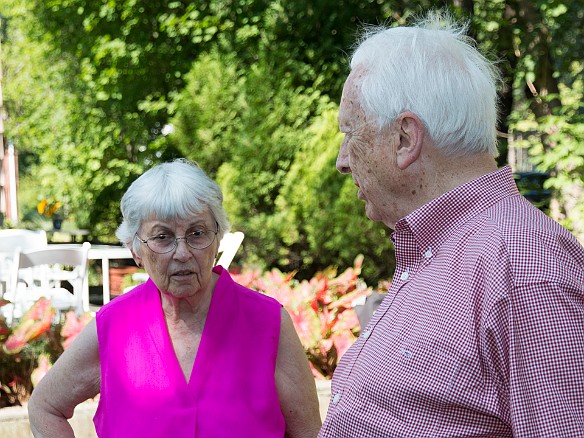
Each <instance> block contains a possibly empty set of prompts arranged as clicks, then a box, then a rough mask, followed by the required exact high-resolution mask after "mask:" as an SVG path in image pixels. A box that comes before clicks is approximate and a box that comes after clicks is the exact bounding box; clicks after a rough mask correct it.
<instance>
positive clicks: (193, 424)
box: [93, 267, 286, 438]
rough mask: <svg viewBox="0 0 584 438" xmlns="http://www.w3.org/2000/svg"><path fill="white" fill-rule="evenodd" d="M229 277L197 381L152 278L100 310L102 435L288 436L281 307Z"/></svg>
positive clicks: (213, 309) (210, 320)
mask: <svg viewBox="0 0 584 438" xmlns="http://www.w3.org/2000/svg"><path fill="white" fill-rule="evenodd" d="M214 272H216V273H218V274H219V275H220V277H219V279H218V281H217V284H216V286H215V291H214V293H213V297H212V299H211V305H210V307H209V313H208V315H207V320H206V323H205V327H204V329H203V335H202V337H201V342H200V345H199V350H198V352H197V357H196V359H195V363H194V364H193V370H192V374H191V378H190V381H189V382H188V383H187V381H186V380H185V377H184V374H183V373H182V370H181V368H180V365H179V363H178V360H177V359H176V355H175V354H174V350H173V347H172V345H171V341H170V336H169V334H168V330H167V328H166V322H165V320H164V316H163V313H162V304H161V301H160V295H159V292H158V289H157V288H156V286H155V285H154V283H153V282H152V280H148V281H147V282H146V283H144V284H143V285H140V286H138V287H136V288H135V289H133V290H132V291H130V292H128V293H127V294H124V295H121V296H120V297H118V298H116V299H115V300H113V301H111V302H110V303H108V304H106V305H105V306H103V307H102V308H101V309H100V311H99V312H98V313H97V316H96V321H97V336H98V341H99V357H100V363H101V392H100V399H99V405H98V408H97V412H96V414H95V417H94V419H93V421H94V423H95V428H96V431H97V434H98V436H99V437H102V438H110V437H123V438H128V437H164V438H182V437H189V438H192V437H201V438H211V437H229V438H232V437H254V438H261V437H283V436H284V432H285V429H286V425H285V422H284V417H283V415H282V411H281V410H280V404H279V402H278V392H277V390H276V382H275V377H274V373H275V369H276V356H277V353H278V340H279V337H280V308H281V306H280V304H279V303H278V302H277V301H275V300H273V299H272V298H269V297H267V296H265V295H262V294H260V293H258V292H254V291H252V290H249V289H246V288H244V287H243V286H241V285H239V284H237V283H235V282H234V281H233V280H232V279H231V277H230V276H229V274H228V272H227V271H225V270H223V268H221V267H216V268H215V269H214Z"/></svg>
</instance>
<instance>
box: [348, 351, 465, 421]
mask: <svg viewBox="0 0 584 438" xmlns="http://www.w3.org/2000/svg"><path fill="white" fill-rule="evenodd" d="M392 353H393V354H391V355H388V356H386V357H385V358H384V361H383V362H381V363H379V365H378V366H376V367H375V370H373V371H372V370H370V372H369V374H371V371H372V372H373V374H374V375H375V378H373V379H371V378H369V379H365V380H364V381H363V386H362V387H361V388H360V391H359V392H360V394H359V396H360V398H363V399H365V400H366V401H367V404H374V405H377V408H379V409H381V410H385V411H387V412H389V413H390V414H392V415H394V416H396V417H398V418H402V420H406V421H407V416H408V413H409V414H411V412H428V410H429V408H430V407H433V409H436V408H438V409H440V406H441V405H442V406H444V405H445V404H448V402H449V400H450V401H451V399H452V392H453V391H455V390H458V389H457V388H458V386H459V385H458V384H457V383H456V382H457V381H458V378H459V377H460V374H461V373H460V369H461V367H462V365H461V361H460V360H458V359H457V358H456V357H454V356H453V355H451V354H447V353H445V352H443V351H438V350H436V349H434V348H431V347H428V346H425V345H420V344H415V343H410V342H406V343H403V344H401V345H400V346H397V348H395V349H394V350H393V352H392ZM412 410H413V411H412Z"/></svg>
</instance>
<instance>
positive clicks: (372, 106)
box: [319, 13, 584, 438]
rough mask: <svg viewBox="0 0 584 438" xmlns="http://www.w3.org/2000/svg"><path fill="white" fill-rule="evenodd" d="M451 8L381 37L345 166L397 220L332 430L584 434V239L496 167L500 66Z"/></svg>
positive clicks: (358, 68)
mask: <svg viewBox="0 0 584 438" xmlns="http://www.w3.org/2000/svg"><path fill="white" fill-rule="evenodd" d="M464 31H465V28H464V26H458V25H457V24H456V23H453V22H452V20H451V19H450V17H449V16H446V15H443V14H437V13H433V14H429V15H428V17H427V18H426V19H424V20H422V21H420V22H419V23H418V24H417V25H415V26H413V27H397V28H392V29H376V30H373V31H370V32H369V33H368V34H367V35H366V36H365V38H364V39H363V40H362V42H361V44H360V45H359V46H358V48H357V50H356V52H355V53H354V55H353V57H352V59H351V69H352V71H351V73H350V75H349V77H348V79H347V81H346V83H345V87H344V90H343V97H342V100H341V105H340V112H339V125H340V129H341V131H342V132H343V133H345V139H344V140H343V142H342V144H341V147H340V151H339V155H338V159H337V168H338V170H339V171H340V172H342V173H346V174H351V175H352V177H353V180H354V182H355V185H356V186H357V188H358V197H359V199H361V200H363V201H365V203H366V213H367V216H368V217H369V218H370V219H371V220H375V221H380V222H383V223H384V224H385V225H387V226H388V227H390V228H391V229H393V230H394V232H393V234H392V240H393V242H394V244H395V252H396V259H397V266H396V271H395V273H394V276H393V282H392V285H391V288H390V290H389V291H388V294H387V296H386V297H385V299H384V300H383V302H382V303H381V305H380V306H379V307H378V309H377V311H376V312H375V314H374V315H373V317H372V318H371V320H370V322H369V324H368V325H367V326H366V327H365V328H364V330H363V331H362V333H361V336H360V337H359V339H358V340H357V341H356V342H355V343H354V345H353V346H352V347H351V348H350V350H349V351H348V352H347V353H346V354H345V356H343V358H342V360H341V361H340V363H339V366H338V367H337V369H336V371H335V376H334V379H333V385H332V396H331V403H330V407H329V410H328V413H327V417H326V420H325V423H324V425H323V427H322V429H321V432H320V435H319V436H321V437H499V438H503V437H552V436H553V437H557V436H566V437H567V436H570V437H573V436H574V437H575V436H584V353H583V352H584V292H583V284H584V249H583V248H582V246H581V245H580V244H579V243H578V242H577V240H576V239H575V238H574V237H573V236H572V235H571V234H570V233H569V232H568V231H567V230H565V229H564V228H562V227H561V226H560V225H559V224H557V223H555V222H554V221H552V220H551V219H550V218H548V217H547V216H545V215H544V214H543V213H541V212H540V211H539V210H537V209H536V208H535V207H533V206H532V205H531V204H530V203H529V202H528V201H527V200H526V199H525V198H524V197H522V196H521V195H520V194H519V193H518V191H517V188H516V186H515V183H514V180H513V176H512V173H511V169H510V168H509V167H504V168H501V169H498V168H497V165H496V161H495V156H496V155H497V146H496V130H495V125H496V120H497V109H496V100H497V97H496V85H497V81H498V73H497V71H496V69H495V67H494V66H493V64H492V63H490V62H489V61H487V60H486V59H485V58H484V57H483V56H482V55H481V54H480V53H479V52H478V51H477V49H476V48H475V47H474V45H473V44H472V41H470V40H469V39H468V38H467V37H465V36H464Z"/></svg>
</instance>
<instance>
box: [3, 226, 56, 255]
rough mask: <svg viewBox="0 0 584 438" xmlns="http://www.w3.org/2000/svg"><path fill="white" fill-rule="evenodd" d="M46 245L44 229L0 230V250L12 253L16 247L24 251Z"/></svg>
mask: <svg viewBox="0 0 584 438" xmlns="http://www.w3.org/2000/svg"><path fill="white" fill-rule="evenodd" d="M46 246H47V233H46V231H44V230H36V231H33V230H21V229H11V230H0V252H3V253H9V254H12V253H14V251H15V250H16V248H20V249H21V250H22V251H26V250H29V249H41V248H45V247H46Z"/></svg>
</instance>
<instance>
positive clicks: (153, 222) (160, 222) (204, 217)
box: [140, 210, 214, 229]
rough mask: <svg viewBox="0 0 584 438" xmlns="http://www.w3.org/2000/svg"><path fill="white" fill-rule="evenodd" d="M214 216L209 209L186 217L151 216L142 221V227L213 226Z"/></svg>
mask: <svg viewBox="0 0 584 438" xmlns="http://www.w3.org/2000/svg"><path fill="white" fill-rule="evenodd" d="M212 222H213V217H212V215H211V213H210V212H209V210H205V211H203V212H201V213H196V214H191V215H188V216H185V217H173V218H160V217H149V218H147V219H145V220H144V221H142V225H141V227H140V228H142V229H152V228H155V227H163V228H168V229H175V228H189V227H193V226H197V225H205V226H208V227H212V225H214V224H213V223H212Z"/></svg>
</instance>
